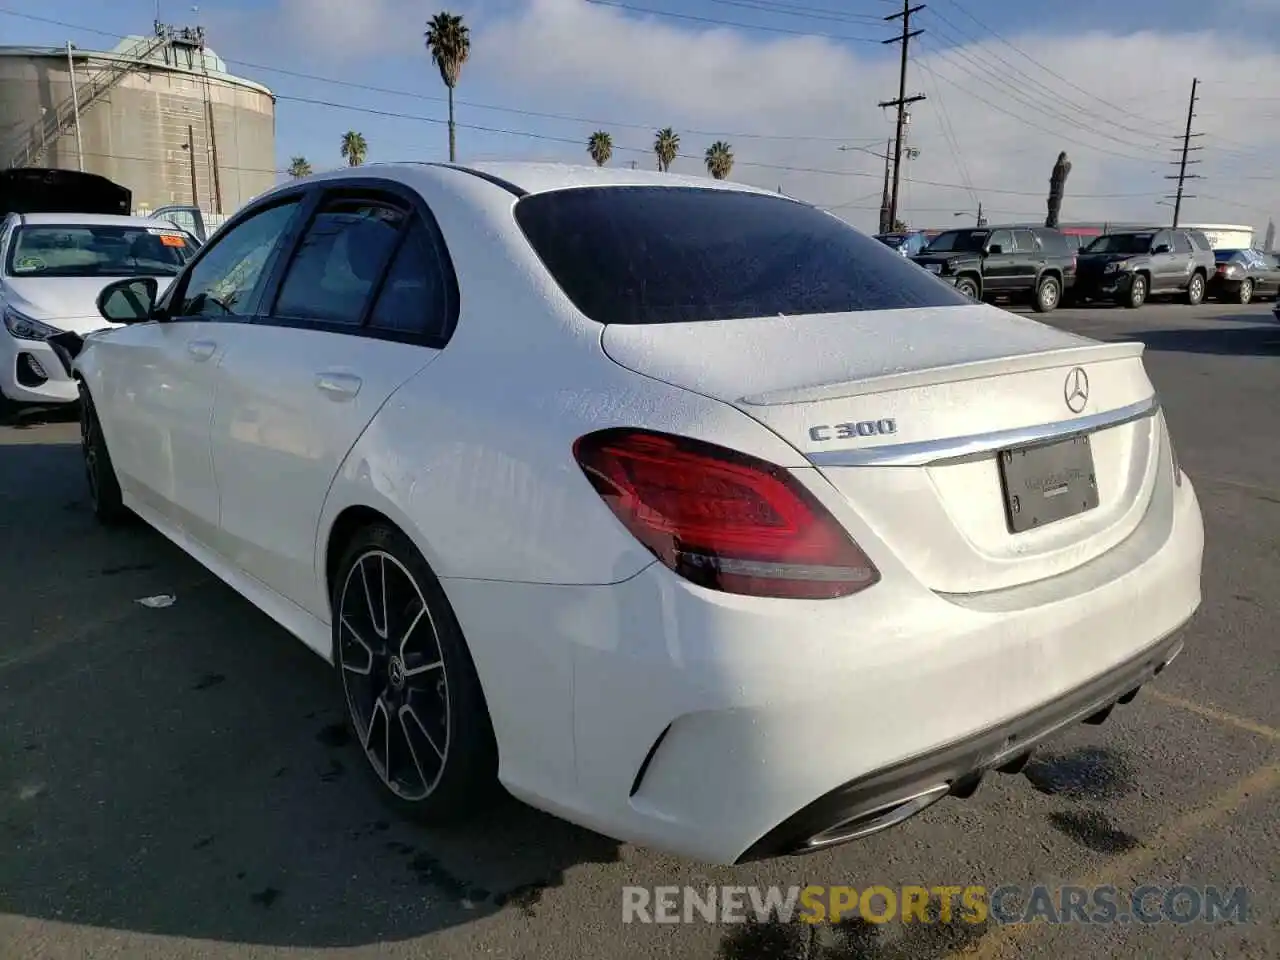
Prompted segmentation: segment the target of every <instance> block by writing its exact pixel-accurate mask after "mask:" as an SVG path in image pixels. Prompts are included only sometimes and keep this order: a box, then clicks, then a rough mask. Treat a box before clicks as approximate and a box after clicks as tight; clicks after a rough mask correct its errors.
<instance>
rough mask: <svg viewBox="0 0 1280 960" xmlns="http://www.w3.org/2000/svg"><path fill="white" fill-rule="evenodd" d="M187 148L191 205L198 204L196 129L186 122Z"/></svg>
mask: <svg viewBox="0 0 1280 960" xmlns="http://www.w3.org/2000/svg"><path fill="white" fill-rule="evenodd" d="M187 150H189V151H190V152H191V205H192V206H193V207H198V206H200V196H199V194H197V193H196V131H195V128H194V127H193V126H192V125H191V124H187Z"/></svg>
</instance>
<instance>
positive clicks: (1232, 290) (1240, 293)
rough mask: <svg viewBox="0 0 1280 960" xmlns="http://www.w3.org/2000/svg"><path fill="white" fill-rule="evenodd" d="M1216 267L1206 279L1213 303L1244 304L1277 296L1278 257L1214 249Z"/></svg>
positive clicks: (1278, 278)
mask: <svg viewBox="0 0 1280 960" xmlns="http://www.w3.org/2000/svg"><path fill="white" fill-rule="evenodd" d="M1214 254H1215V256H1217V258H1218V266H1217V269H1216V271H1215V272H1214V274H1213V276H1211V277H1210V278H1209V291H1208V295H1209V296H1211V297H1213V298H1214V299H1215V300H1230V301H1232V302H1233V303H1248V302H1249V301H1250V300H1253V299H1254V298H1255V297H1274V296H1277V295H1280V255H1277V254H1274V253H1263V252H1262V251H1260V250H1216V251H1214Z"/></svg>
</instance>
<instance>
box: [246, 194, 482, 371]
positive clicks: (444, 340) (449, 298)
mask: <svg viewBox="0 0 1280 960" xmlns="http://www.w3.org/2000/svg"><path fill="white" fill-rule="evenodd" d="M312 190H313V191H314V193H313V195H312V198H311V202H310V203H309V204H308V205H307V209H306V213H305V217H304V218H303V220H302V221H301V223H300V225H299V226H298V228H297V229H296V230H295V231H294V232H293V234H292V236H290V237H289V238H288V239H287V241H286V243H285V244H284V245H283V246H282V251H283V254H282V255H281V256H279V257H277V258H276V262H275V263H274V264H273V265H272V266H273V269H272V271H271V275H270V276H269V277H268V278H267V283H266V285H265V286H264V287H263V291H262V296H261V298H260V299H259V301H258V303H257V304H256V307H257V310H256V312H255V315H254V316H253V317H252V318H250V319H251V321H252V322H253V323H256V324H259V325H261V326H274V327H288V328H296V329H302V330H316V331H318V332H321V333H340V334H345V335H346V336H349V337H367V338H369V339H372V340H388V341H391V342H394V343H405V344H410V345H413V346H421V347H429V348H431V349H434V350H443V349H444V348H445V346H446V345H447V344H448V343H449V341H450V340H451V339H452V338H453V334H454V331H455V330H456V329H457V327H458V318H459V315H460V313H461V297H460V294H459V289H458V273H457V269H456V268H455V267H454V265H453V257H452V255H451V254H450V252H449V246H448V244H447V243H446V242H445V239H444V232H443V231H442V230H441V229H440V224H439V222H438V221H437V220H436V218H435V215H434V214H433V213H432V212H431V208H430V207H429V206H428V205H427V202H426V200H425V199H424V198H423V197H422V196H421V195H420V194H419V193H418V192H417V191H416V190H414V189H412V188H410V187H407V186H405V185H404V184H402V183H399V182H398V181H395V180H387V179H384V178H382V177H344V178H343V179H340V180H332V181H321V182H319V183H316V184H313V185H312ZM346 197H350V198H353V199H365V200H368V201H370V202H375V203H383V204H385V205H387V206H397V207H400V208H401V209H403V210H404V212H405V213H406V214H407V216H406V217H405V221H404V223H403V224H402V225H401V227H400V233H399V236H397V237H396V240H395V244H394V246H393V247H392V250H391V255H390V256H389V257H388V258H387V261H386V263H384V264H383V265H382V269H381V271H380V272H379V275H378V278H377V280H376V281H375V282H374V284H373V287H372V288H371V295H370V296H369V299H368V302H367V303H366V304H365V307H364V312H363V313H362V315H361V317H360V322H359V323H358V324H351V323H331V322H327V321H322V320H313V319H308V318H305V317H282V316H277V315H275V313H274V310H275V307H276V303H277V301H278V300H279V298H280V290H281V287H282V286H283V284H284V278H285V276H286V274H287V273H288V270H289V267H291V266H292V265H293V261H294V259H295V258H296V257H297V255H298V251H299V249H300V248H301V246H302V238H303V237H304V236H305V235H306V232H307V230H308V229H310V227H311V224H312V223H313V222H314V221H315V217H316V215H317V214H318V213H319V212H320V210H321V208H322V207H323V206H324V205H325V203H327V202H328V201H329V200H331V199H340V198H346ZM415 215H417V216H418V217H420V218H421V220H422V225H423V226H424V227H426V229H427V234H428V236H429V237H430V239H431V242H432V243H433V244H434V245H435V248H436V253H437V255H438V256H439V257H440V262H441V267H442V269H443V270H444V272H445V277H444V280H445V317H444V324H443V327H442V330H443V332H441V333H437V334H430V333H414V332H412V331H407V330H383V329H380V328H377V327H371V326H369V320H370V318H371V317H372V315H373V309H374V307H375V306H376V305H377V303H378V298H379V297H380V296H381V295H382V289H383V287H384V285H385V284H386V280H387V275H388V274H389V273H390V272H391V267H392V266H393V265H394V263H395V260H396V257H397V256H398V255H399V253H400V250H401V249H402V248H403V246H404V243H405V241H406V239H407V237H408V236H409V230H410V228H411V227H412V225H413V219H414V216H415ZM268 305H269V306H268Z"/></svg>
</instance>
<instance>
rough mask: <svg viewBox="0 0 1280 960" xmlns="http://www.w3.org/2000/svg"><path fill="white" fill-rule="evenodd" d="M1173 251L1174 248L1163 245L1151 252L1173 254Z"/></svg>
mask: <svg viewBox="0 0 1280 960" xmlns="http://www.w3.org/2000/svg"><path fill="white" fill-rule="evenodd" d="M1172 251H1173V247H1171V246H1169V245H1168V244H1167V243H1162V244H1160V245H1159V246H1157V247H1155V248H1153V249H1152V251H1151V252H1152V253H1171V252H1172Z"/></svg>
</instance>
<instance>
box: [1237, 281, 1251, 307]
mask: <svg viewBox="0 0 1280 960" xmlns="http://www.w3.org/2000/svg"><path fill="white" fill-rule="evenodd" d="M1235 300H1236V303H1249V302H1250V301H1251V300H1253V281H1252V280H1250V279H1249V278H1248V277H1246V278H1245V279H1243V280H1241V281H1240V289H1239V290H1237V291H1236V297H1235Z"/></svg>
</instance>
